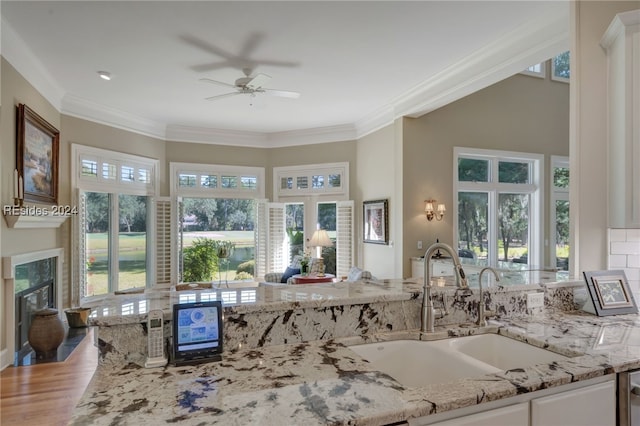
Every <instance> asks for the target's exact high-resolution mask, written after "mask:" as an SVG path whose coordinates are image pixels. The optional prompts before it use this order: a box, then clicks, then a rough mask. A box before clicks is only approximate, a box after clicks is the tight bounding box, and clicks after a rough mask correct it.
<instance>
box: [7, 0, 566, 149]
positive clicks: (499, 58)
mask: <svg viewBox="0 0 640 426" xmlns="http://www.w3.org/2000/svg"><path fill="white" fill-rule="evenodd" d="M568 19H569V16H568V7H567V11H566V14H559V15H558V16H555V17H554V19H553V20H551V21H549V19H548V18H546V17H543V18H539V19H535V20H531V21H529V22H528V23H527V24H525V25H521V26H519V27H518V28H516V29H514V30H513V31H511V32H509V33H507V34H505V35H504V36H503V37H501V38H500V39H499V40H497V41H495V42H493V43H491V44H489V45H487V46H486V47H484V48H483V49H480V50H478V51H476V52H474V53H472V54H471V55H469V56H467V57H465V58H463V59H462V60H460V61H458V62H457V63H455V64H453V65H451V66H449V67H447V68H446V69H444V70H442V71H441V72H439V73H437V74H436V75H434V76H433V77H431V78H429V79H427V80H425V81H424V82H422V83H420V84H419V85H417V86H416V87H414V88H412V89H411V90H408V91H407V92H405V93H404V94H402V95H400V96H398V97H396V98H394V99H392V100H391V101H390V102H389V103H388V104H387V105H386V106H384V107H382V108H380V109H378V110H377V111H374V112H373V113H371V114H368V115H366V116H364V117H363V118H361V119H360V120H358V121H357V122H355V123H348V124H342V125H337V126H328V127H317V128H311V129H303V130H292V131H285V132H274V133H261V132H250V131H241V130H226V129H215V128H204V127H190V126H181V125H166V124H164V123H159V122H156V121H154V120H151V119H147V118H144V117H140V116H136V115H133V114H130V113H126V112H124V111H120V110H117V109H115V108H110V107H107V106H104V105H100V104H98V103H95V102H92V101H88V100H85V99H81V98H79V97H77V96H74V95H70V94H65V93H64V90H62V89H61V88H60V87H59V86H58V85H57V84H56V83H55V80H54V79H53V78H52V77H51V75H50V74H49V73H48V72H47V70H46V69H45V68H44V67H43V66H42V65H41V63H40V62H39V61H38V59H37V58H36V57H34V56H33V55H32V54H31V52H30V50H29V48H28V46H27V45H26V44H25V43H24V41H23V40H21V39H20V38H19V37H18V36H17V34H16V33H15V31H14V30H13V29H12V28H11V26H10V25H9V24H7V23H6V22H5V21H4V20H3V21H2V53H3V56H5V57H6V58H7V60H8V61H9V62H11V64H12V65H13V66H14V67H15V68H16V70H18V72H20V74H22V75H23V76H24V77H25V78H26V79H27V80H28V81H29V82H30V83H31V84H32V85H33V86H34V87H35V88H36V90H38V91H39V92H40V93H41V94H42V95H43V96H44V97H45V98H46V99H47V100H48V101H49V102H50V103H51V104H52V105H53V106H54V107H56V108H57V109H58V110H59V111H60V112H61V113H64V114H67V115H70V116H74V117H77V118H80V119H85V120H89V121H92V122H96V123H100V124H104V125H107V126H111V127H115V128H119V129H123V130H127V131H131V132H134V133H139V134H142V135H145V136H150V137H154V138H158V139H162V140H170V141H176V142H191V143H204V144H219V145H232V146H245V147H257V148H275V147H287V146H295V145H308V144H317V143H327V142H339V141H345V140H356V139H358V138H361V137H364V136H366V135H368V134H370V133H372V132H374V131H376V130H379V129H381V128H382V127H385V126H388V125H390V124H392V123H393V122H394V121H395V120H396V119H398V118H400V117H403V116H408V117H413V118H415V117H420V116H421V115H424V114H426V113H428V112H430V111H433V110H435V109H438V108H440V107H442V106H444V105H447V104H448V103H450V102H453V101H456V100H458V99H460V98H462V97H464V96H467V95H469V94H471V93H473V92H475V91H477V90H480V89H483V88H485V87H487V86H489V85H491V84H494V83H496V82H498V81H500V80H502V79H504V78H507V77H509V76H511V75H514V74H517V73H519V72H520V71H522V70H523V69H525V68H526V67H528V66H530V65H531V64H532V63H536V62H542V61H544V60H546V59H548V58H550V57H552V56H554V55H556V54H558V53H561V52H563V51H565V50H567V49H568V48H569V30H568V28H567V25H566V22H567V21H568Z"/></svg>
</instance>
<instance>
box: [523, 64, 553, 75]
mask: <svg viewBox="0 0 640 426" xmlns="http://www.w3.org/2000/svg"><path fill="white" fill-rule="evenodd" d="M546 64H547V62H546V61H545V62H539V63H537V64H534V65H531V66H530V67H528V68H527V69H525V70H524V71H522V72H521V74H525V75H530V76H532V77H539V78H545V76H546V72H545V71H546Z"/></svg>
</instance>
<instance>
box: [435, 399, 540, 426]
mask: <svg viewBox="0 0 640 426" xmlns="http://www.w3.org/2000/svg"><path fill="white" fill-rule="evenodd" d="M435 425H436V426H528V425H529V404H527V403H526V402H522V403H520V404H515V405H510V406H508V407H502V408H495V409H493V410H489V411H484V412H482V413H477V414H471V415H469V416H464V417H458V418H455V419H451V420H446V421H444V422H440V423H435Z"/></svg>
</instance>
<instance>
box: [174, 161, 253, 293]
mask: <svg viewBox="0 0 640 426" xmlns="http://www.w3.org/2000/svg"><path fill="white" fill-rule="evenodd" d="M170 173H171V188H172V198H173V199H174V200H175V201H174V202H177V203H178V205H179V208H178V209H176V210H177V211H178V212H179V213H178V218H177V222H178V223H179V226H178V229H177V232H176V238H174V243H173V244H174V246H175V248H176V250H175V252H176V255H175V256H176V261H175V262H173V263H174V264H175V265H178V267H175V266H174V267H173V270H172V275H173V277H174V278H173V279H172V281H215V282H216V283H218V284H224V283H228V282H230V281H240V280H253V279H254V277H256V275H257V272H256V265H255V259H256V241H258V240H259V238H258V234H257V233H258V227H257V223H256V219H257V200H260V199H262V198H263V197H264V169H263V168H259V167H235V166H227V165H215V164H211V165H209V164H191V163H171V164H170ZM223 244H231V245H233V250H232V252H231V255H230V256H229V257H222V256H219V253H220V251H219V247H220V246H221V245H223ZM200 256H204V259H205V260H204V261H203V260H202V259H201V257H200ZM205 263H206V268H204V267H203V268H200V266H202V265H204V264H205ZM194 265H197V266H198V268H195V267H194Z"/></svg>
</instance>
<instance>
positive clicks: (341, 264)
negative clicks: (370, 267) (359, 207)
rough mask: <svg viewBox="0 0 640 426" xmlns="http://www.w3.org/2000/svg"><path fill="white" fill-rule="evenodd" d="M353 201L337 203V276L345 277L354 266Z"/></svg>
mask: <svg viewBox="0 0 640 426" xmlns="http://www.w3.org/2000/svg"><path fill="white" fill-rule="evenodd" d="M353 206H354V203H353V201H338V202H337V203H336V276H337V277H345V276H347V275H349V270H350V269H351V267H352V266H354V259H353V247H354V244H353V236H354V229H353V228H354V221H353V211H354V207H353Z"/></svg>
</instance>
